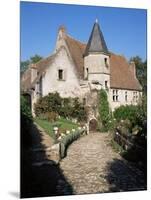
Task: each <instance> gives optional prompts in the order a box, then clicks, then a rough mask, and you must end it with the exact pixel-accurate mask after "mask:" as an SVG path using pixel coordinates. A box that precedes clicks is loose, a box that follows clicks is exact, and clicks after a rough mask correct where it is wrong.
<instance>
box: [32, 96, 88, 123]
mask: <svg viewBox="0 0 151 200" xmlns="http://www.w3.org/2000/svg"><path fill="white" fill-rule="evenodd" d="M34 109H35V114H36V116H38V117H41V116H45V115H48V113H52V112H53V113H56V114H58V115H60V116H62V117H65V118H76V119H77V120H78V121H84V120H86V111H85V108H84V106H83V105H82V103H80V101H79V99H78V98H61V97H60V95H59V93H57V92H56V93H49V94H48V95H47V96H44V97H42V98H40V99H39V100H38V102H37V103H36V104H35V107H34ZM50 115H52V114H49V116H50ZM53 115H54V114H53Z"/></svg>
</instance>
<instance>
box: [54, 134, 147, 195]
mask: <svg viewBox="0 0 151 200" xmlns="http://www.w3.org/2000/svg"><path fill="white" fill-rule="evenodd" d="M60 169H61V171H62V173H63V175H64V177H65V178H66V180H67V182H68V183H69V184H70V185H71V186H72V194H90V193H91V194H92V193H93V194H94V193H95V194H96V193H102V192H119V191H137V190H146V183H145V180H144V175H143V173H142V172H141V171H140V170H139V169H137V168H136V167H135V166H134V165H132V164H130V163H129V162H127V161H126V160H124V159H123V158H122V157H121V156H120V155H119V154H118V153H116V152H114V151H113V149H112V147H111V146H110V144H109V134H106V133H90V134H89V135H87V136H84V137H82V138H80V139H79V140H77V141H75V142H74V143H73V144H71V146H70V147H69V149H68V151H67V156H66V157H65V158H64V159H63V160H62V161H61V162H60ZM70 189H71V188H69V187H68V185H66V183H65V182H64V181H63V180H61V179H59V180H58V184H57V193H58V194H61V195H66V194H71V192H70Z"/></svg>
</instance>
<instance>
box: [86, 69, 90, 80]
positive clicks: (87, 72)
mask: <svg viewBox="0 0 151 200" xmlns="http://www.w3.org/2000/svg"><path fill="white" fill-rule="evenodd" d="M88 74H89V69H88V68H86V79H88Z"/></svg>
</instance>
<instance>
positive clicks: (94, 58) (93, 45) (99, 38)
mask: <svg viewBox="0 0 151 200" xmlns="http://www.w3.org/2000/svg"><path fill="white" fill-rule="evenodd" d="M109 56H110V54H109V51H108V48H107V45H106V43H105V40H104V37H103V33H102V31H101V29H100V26H99V23H98V20H96V21H95V23H94V25H93V29H92V32H91V35H90V38H89V40H88V43H87V46H86V49H85V54H84V79H85V80H88V81H90V82H92V83H99V84H101V85H102V88H104V89H107V88H109V87H110V61H109Z"/></svg>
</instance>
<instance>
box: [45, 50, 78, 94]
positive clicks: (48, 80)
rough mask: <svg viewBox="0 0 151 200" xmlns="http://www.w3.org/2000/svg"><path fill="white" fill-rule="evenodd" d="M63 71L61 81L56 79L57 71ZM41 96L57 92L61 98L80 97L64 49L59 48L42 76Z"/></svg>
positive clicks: (71, 65)
mask: <svg viewBox="0 0 151 200" xmlns="http://www.w3.org/2000/svg"><path fill="white" fill-rule="evenodd" d="M59 69H62V70H63V76H64V78H63V80H59V79H58V70H59ZM42 81H43V89H42V90H43V96H45V95H47V94H48V93H49V92H58V93H60V95H61V96H62V97H76V96H80V94H81V89H80V85H79V81H78V78H77V76H76V73H75V69H74V66H73V64H72V61H71V60H70V59H69V56H68V55H67V51H66V49H65V48H61V50H60V51H59V52H58V54H57V55H56V57H55V58H54V60H53V63H52V64H51V65H50V66H49V67H48V68H47V70H46V73H45V75H44V76H43V80H42Z"/></svg>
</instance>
